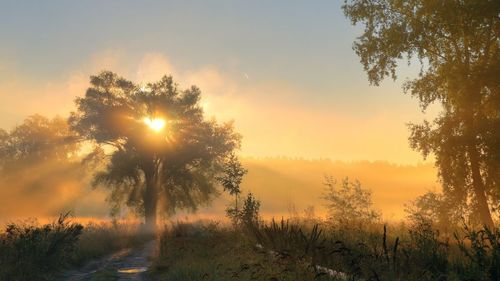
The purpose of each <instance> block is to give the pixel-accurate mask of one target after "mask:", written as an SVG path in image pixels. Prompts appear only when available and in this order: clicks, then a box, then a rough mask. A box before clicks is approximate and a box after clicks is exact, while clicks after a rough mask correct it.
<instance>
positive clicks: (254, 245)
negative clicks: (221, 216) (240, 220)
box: [151, 221, 500, 281]
mask: <svg viewBox="0 0 500 281" xmlns="http://www.w3.org/2000/svg"><path fill="white" fill-rule="evenodd" d="M316 223H317V222H306V221H302V222H298V221H295V222H293V223H292V222H287V221H279V222H268V223H267V224H264V223H261V224H260V225H247V226H244V227H237V228H235V227H232V226H221V225H219V224H217V223H214V222H210V223H190V224H187V223H177V224H174V225H172V226H171V227H169V228H167V229H166V230H165V231H164V232H163V234H162V235H161V237H160V254H159V256H158V258H157V260H156V261H155V263H154V266H153V268H152V270H151V273H152V275H153V276H154V277H155V278H156V279H157V280H165V281H166V280H415V281H416V280H485V281H486V280H499V277H500V263H499V262H500V246H499V245H500V232H499V231H496V232H491V231H489V230H485V229H483V230H471V229H468V228H467V227H466V226H465V228H462V229H461V230H457V232H456V234H455V235H451V236H450V235H442V234H439V232H438V231H436V230H434V229H433V228H432V227H430V225H426V224H424V223H422V224H421V225H413V226H411V227H405V226H397V227H396V226H384V225H383V224H376V223H372V224H364V225H357V226H352V225H351V226H343V227H339V226H332V225H329V224H326V223H324V222H320V223H319V224H316ZM455 236H456V237H455Z"/></svg>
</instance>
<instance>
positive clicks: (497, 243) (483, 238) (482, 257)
mask: <svg viewBox="0 0 500 281" xmlns="http://www.w3.org/2000/svg"><path fill="white" fill-rule="evenodd" d="M455 239H456V241H457V243H458V245H459V247H460V250H461V251H462V253H463V254H464V255H465V257H466V260H465V261H463V263H461V264H458V265H456V267H457V269H456V270H458V271H460V272H461V274H462V275H464V277H465V278H466V279H467V280H471V279H474V280H481V281H482V280H485V281H486V280H500V230H499V229H496V230H491V229H489V228H488V227H485V228H483V229H480V230H475V229H472V228H471V227H470V226H468V225H467V224H465V223H464V224H463V228H462V231H461V232H456V233H455Z"/></svg>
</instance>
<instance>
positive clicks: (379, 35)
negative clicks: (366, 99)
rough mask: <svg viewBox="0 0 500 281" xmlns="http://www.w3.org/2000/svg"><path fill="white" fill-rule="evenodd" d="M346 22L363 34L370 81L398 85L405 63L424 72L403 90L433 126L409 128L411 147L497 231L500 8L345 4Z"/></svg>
mask: <svg viewBox="0 0 500 281" xmlns="http://www.w3.org/2000/svg"><path fill="white" fill-rule="evenodd" d="M343 9H344V13H345V15H346V16H347V17H348V18H350V19H351V21H352V23H353V24H357V23H361V24H362V25H363V26H364V32H363V34H362V35H361V36H360V37H359V38H358V39H357V41H356V42H355V43H354V50H355V52H356V53H357V54H358V56H359V57H360V59H361V63H362V64H363V66H364V68H365V71H366V72H367V74H368V79H369V80H370V82H371V83H372V84H376V85H378V84H379V83H380V82H381V81H382V80H383V79H384V78H385V77H387V76H391V77H392V78H393V79H396V69H397V67H398V64H399V63H401V60H402V59H403V58H404V57H405V56H406V58H407V60H408V64H411V63H413V62H414V61H413V60H412V58H413V57H414V56H416V57H417V58H418V61H419V62H420V66H421V71H420V73H419V74H418V77H416V78H415V79H413V80H409V81H407V82H406V83H405V85H404V90H405V91H406V92H409V93H410V94H411V95H412V96H414V97H416V98H417V99H418V100H419V101H420V105H421V108H422V110H424V111H425V110H426V109H427V107H428V106H429V105H431V104H433V103H439V104H440V105H441V107H442V112H441V114H440V115H439V116H438V117H437V118H436V119H435V120H434V121H433V122H428V121H425V122H423V123H422V124H411V125H410V131H411V136H410V144H411V146H412V148H414V149H416V150H418V151H420V152H422V154H423V155H424V157H426V156H428V155H429V154H433V155H435V158H436V166H437V167H438V169H439V176H440V178H441V180H442V183H443V191H444V194H445V195H446V196H447V197H449V198H451V199H452V200H453V201H454V202H455V204H457V205H462V206H465V207H468V208H471V207H470V206H467V204H468V203H469V202H472V203H473V205H474V206H472V207H473V208H475V209H476V210H477V213H476V212H472V214H474V215H475V216H477V217H479V218H480V220H481V221H482V223H485V224H488V225H490V226H491V225H492V224H493V221H492V218H491V214H490V211H489V208H488V201H489V202H490V207H492V208H497V207H498V204H499V202H500V201H499V198H500V196H499V194H500V135H499V134H500V132H499V130H498V128H499V127H500V79H498V72H499V69H500V59H498V58H499V56H500V43H499V42H500V25H498V14H499V13H500V5H499V4H498V1H494V0H487V1H458V0H454V1H427V0H410V1H400V0H383V1H375V0H368V1H366V0H346V1H345V4H344V6H343Z"/></svg>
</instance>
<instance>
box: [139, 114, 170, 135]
mask: <svg viewBox="0 0 500 281" xmlns="http://www.w3.org/2000/svg"><path fill="white" fill-rule="evenodd" d="M142 121H144V124H146V125H148V127H149V128H150V129H151V130H153V131H155V132H159V131H161V130H162V129H163V128H164V127H165V124H166V123H167V122H166V121H165V119H161V118H150V117H145V118H144V119H142Z"/></svg>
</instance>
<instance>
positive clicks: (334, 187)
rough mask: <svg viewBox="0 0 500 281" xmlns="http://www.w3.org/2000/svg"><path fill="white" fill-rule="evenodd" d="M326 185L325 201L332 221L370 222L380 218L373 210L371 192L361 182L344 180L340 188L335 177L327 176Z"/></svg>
mask: <svg viewBox="0 0 500 281" xmlns="http://www.w3.org/2000/svg"><path fill="white" fill-rule="evenodd" d="M325 185H326V187H327V189H326V192H325V194H324V195H323V199H324V200H326V202H327V205H326V206H327V208H328V211H329V214H328V215H329V218H330V220H332V221H336V222H340V223H345V222H370V221H373V220H375V219H378V218H379V217H380V214H378V213H377V212H376V211H374V210H373V209H372V198H371V191H370V190H369V189H366V188H363V187H362V186H361V183H360V182H359V181H357V180H356V181H349V178H344V179H343V180H342V182H341V183H340V186H338V184H337V181H336V180H335V179H334V178H333V177H331V176H327V177H325Z"/></svg>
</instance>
